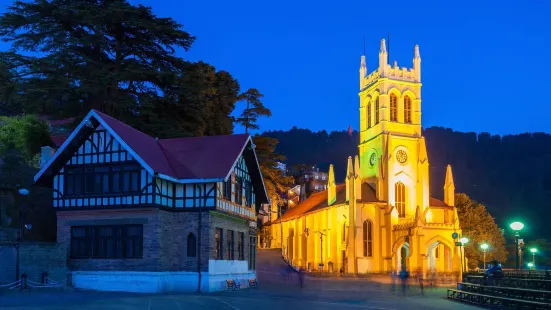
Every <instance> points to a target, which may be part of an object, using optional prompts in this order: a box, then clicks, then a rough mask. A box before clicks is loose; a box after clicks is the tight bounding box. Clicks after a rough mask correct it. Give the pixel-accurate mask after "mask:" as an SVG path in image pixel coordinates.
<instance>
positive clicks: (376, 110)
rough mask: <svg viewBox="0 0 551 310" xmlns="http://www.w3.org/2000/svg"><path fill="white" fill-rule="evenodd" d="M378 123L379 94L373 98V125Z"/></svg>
mask: <svg viewBox="0 0 551 310" xmlns="http://www.w3.org/2000/svg"><path fill="white" fill-rule="evenodd" d="M377 124H379V96H377V98H375V125H377Z"/></svg>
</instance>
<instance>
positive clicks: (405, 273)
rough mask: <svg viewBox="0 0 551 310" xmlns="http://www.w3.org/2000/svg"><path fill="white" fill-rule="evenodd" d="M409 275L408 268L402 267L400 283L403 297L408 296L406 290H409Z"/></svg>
mask: <svg viewBox="0 0 551 310" xmlns="http://www.w3.org/2000/svg"><path fill="white" fill-rule="evenodd" d="M408 277H409V273H408V271H407V270H406V267H402V271H400V281H401V282H402V295H403V296H405V295H406V288H407V281H408Z"/></svg>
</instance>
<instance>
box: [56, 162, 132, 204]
mask: <svg viewBox="0 0 551 310" xmlns="http://www.w3.org/2000/svg"><path fill="white" fill-rule="evenodd" d="M63 179H64V182H63V192H64V197H65V198H68V197H98V196H102V197H105V196H107V197H109V196H128V195H139V194H140V193H141V182H142V167H141V166H140V165H139V164H137V163H101V164H85V165H68V166H66V167H65V168H64V172H63ZM115 180H116V181H115ZM125 180H127V181H128V183H125ZM105 183H108V184H107V185H106V184H105ZM106 186H107V187H106ZM106 189H107V190H106Z"/></svg>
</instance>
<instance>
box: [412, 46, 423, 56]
mask: <svg viewBox="0 0 551 310" xmlns="http://www.w3.org/2000/svg"><path fill="white" fill-rule="evenodd" d="M413 58H414V59H417V58H421V53H419V44H415V47H414V48H413Z"/></svg>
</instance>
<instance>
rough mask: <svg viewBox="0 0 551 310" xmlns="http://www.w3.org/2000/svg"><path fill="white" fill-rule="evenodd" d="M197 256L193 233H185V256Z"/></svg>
mask: <svg viewBox="0 0 551 310" xmlns="http://www.w3.org/2000/svg"><path fill="white" fill-rule="evenodd" d="M196 256H197V239H196V238H195V235H194V234H193V233H189V235H187V257H196Z"/></svg>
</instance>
